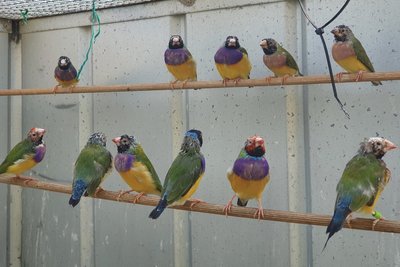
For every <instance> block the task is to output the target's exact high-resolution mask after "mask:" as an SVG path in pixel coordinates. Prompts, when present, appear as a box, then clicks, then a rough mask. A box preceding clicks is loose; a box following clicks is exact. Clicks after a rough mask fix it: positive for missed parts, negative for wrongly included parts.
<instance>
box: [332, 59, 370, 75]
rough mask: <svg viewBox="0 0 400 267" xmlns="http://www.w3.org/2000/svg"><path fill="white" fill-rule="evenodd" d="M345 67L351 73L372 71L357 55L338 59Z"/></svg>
mask: <svg viewBox="0 0 400 267" xmlns="http://www.w3.org/2000/svg"><path fill="white" fill-rule="evenodd" d="M336 62H337V63H338V64H339V65H340V66H341V67H342V68H343V69H345V70H346V71H347V72H350V73H356V72H359V71H368V72H369V71H370V70H369V69H368V68H367V67H366V66H365V65H364V64H363V63H361V61H360V60H358V59H357V57H356V56H350V57H347V58H345V59H342V60H339V61H336Z"/></svg>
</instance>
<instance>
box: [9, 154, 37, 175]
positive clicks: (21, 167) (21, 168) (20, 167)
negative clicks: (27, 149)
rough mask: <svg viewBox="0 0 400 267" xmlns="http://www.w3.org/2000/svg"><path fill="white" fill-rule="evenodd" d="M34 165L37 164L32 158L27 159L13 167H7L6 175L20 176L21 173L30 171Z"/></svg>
mask: <svg viewBox="0 0 400 267" xmlns="http://www.w3.org/2000/svg"><path fill="white" fill-rule="evenodd" d="M36 164H37V162H36V161H35V160H34V159H33V157H27V158H24V159H21V160H18V161H16V162H15V163H14V164H13V165H11V166H10V167H8V168H7V173H12V174H15V175H20V174H21V173H24V172H26V171H27V170H30V169H32V168H33V167H34V166H35V165H36Z"/></svg>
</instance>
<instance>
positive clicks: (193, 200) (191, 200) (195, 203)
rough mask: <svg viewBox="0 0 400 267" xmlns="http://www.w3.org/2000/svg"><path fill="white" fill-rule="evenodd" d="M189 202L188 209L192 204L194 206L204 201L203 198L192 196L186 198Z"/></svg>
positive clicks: (191, 207)
mask: <svg viewBox="0 0 400 267" xmlns="http://www.w3.org/2000/svg"><path fill="white" fill-rule="evenodd" d="M188 201H189V202H190V209H193V207H194V206H196V205H197V204H199V203H204V202H205V201H204V200H201V199H197V198H192V199H189V200H188Z"/></svg>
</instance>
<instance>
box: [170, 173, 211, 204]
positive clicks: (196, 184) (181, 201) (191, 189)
mask: <svg viewBox="0 0 400 267" xmlns="http://www.w3.org/2000/svg"><path fill="white" fill-rule="evenodd" d="M201 178H203V174H202V175H200V177H199V178H198V179H197V181H196V182H195V183H194V185H193V186H192V187H191V188H190V189H189V191H188V192H187V193H186V194H185V195H183V196H182V197H181V198H180V199H178V200H177V201H175V202H174V203H172V204H171V205H170V206H175V205H183V204H184V203H185V201H186V200H188V199H189V198H190V197H191V196H192V195H193V194H194V193H195V192H196V190H197V188H198V187H199V184H200V181H201Z"/></svg>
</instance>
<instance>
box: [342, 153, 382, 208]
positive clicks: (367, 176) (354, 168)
mask: <svg viewBox="0 0 400 267" xmlns="http://www.w3.org/2000/svg"><path fill="white" fill-rule="evenodd" d="M385 174H386V165H385V163H384V162H383V161H382V160H380V159H377V158H376V157H375V156H374V155H372V154H367V155H356V156H354V157H353V158H352V159H351V160H350V161H349V163H347V165H346V168H345V170H344V171H343V175H342V178H341V179H340V181H339V183H338V185H337V188H336V191H337V199H336V201H338V200H339V199H341V198H344V197H351V200H352V201H351V204H350V209H351V210H352V211H357V210H359V209H360V208H362V207H364V206H365V205H366V204H367V203H369V202H370V201H371V200H373V199H375V197H376V194H377V192H378V189H379V188H383V187H384V186H385V178H384V177H385ZM368 193H370V194H372V195H370V194H368Z"/></svg>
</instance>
